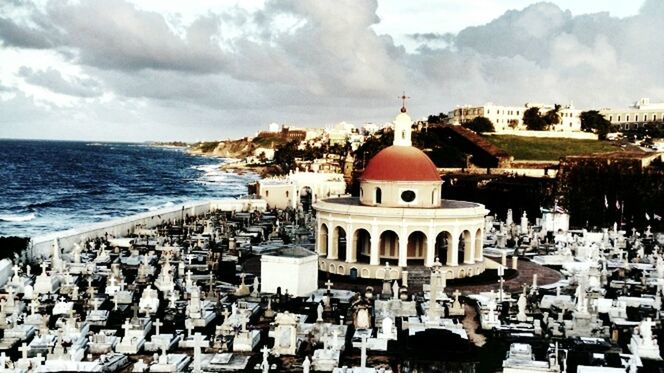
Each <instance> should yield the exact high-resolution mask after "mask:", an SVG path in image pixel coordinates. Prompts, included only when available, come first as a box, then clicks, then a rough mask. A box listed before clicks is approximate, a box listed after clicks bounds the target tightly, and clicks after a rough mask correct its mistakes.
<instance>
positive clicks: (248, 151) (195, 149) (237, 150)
mask: <svg viewBox="0 0 664 373" xmlns="http://www.w3.org/2000/svg"><path fill="white" fill-rule="evenodd" d="M254 149H256V146H255V144H254V143H252V142H251V141H249V140H247V139H240V140H228V141H210V142H199V143H196V144H193V145H191V146H190V147H189V149H188V151H189V152H190V153H192V154H202V155H216V156H219V157H226V158H244V157H248V156H250V155H253V152H254Z"/></svg>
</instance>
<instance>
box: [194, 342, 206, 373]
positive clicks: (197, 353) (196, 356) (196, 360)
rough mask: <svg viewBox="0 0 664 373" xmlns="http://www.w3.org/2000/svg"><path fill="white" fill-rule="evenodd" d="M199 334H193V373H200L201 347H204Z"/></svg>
mask: <svg viewBox="0 0 664 373" xmlns="http://www.w3.org/2000/svg"><path fill="white" fill-rule="evenodd" d="M204 346H205V345H204V344H203V337H202V336H201V333H196V334H194V370H193V372H194V373H198V372H200V371H201V347H204Z"/></svg>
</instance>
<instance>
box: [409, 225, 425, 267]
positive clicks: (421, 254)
mask: <svg viewBox="0 0 664 373" xmlns="http://www.w3.org/2000/svg"><path fill="white" fill-rule="evenodd" d="M426 252H427V236H426V234H424V233H422V232H420V231H416V232H413V233H411V234H410V235H409V236H408V252H407V257H408V261H409V262H411V264H418V265H424V259H425V257H426Z"/></svg>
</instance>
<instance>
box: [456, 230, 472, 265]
mask: <svg viewBox="0 0 664 373" xmlns="http://www.w3.org/2000/svg"><path fill="white" fill-rule="evenodd" d="M472 253H473V248H472V246H471V242H470V232H468V231H463V233H461V235H460V236H459V249H458V252H457V258H458V260H459V262H463V263H470V262H472V261H473V256H472Z"/></svg>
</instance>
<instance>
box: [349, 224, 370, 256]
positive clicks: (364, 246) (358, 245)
mask: <svg viewBox="0 0 664 373" xmlns="http://www.w3.org/2000/svg"><path fill="white" fill-rule="evenodd" d="M353 247H354V248H355V255H356V258H355V259H356V260H357V261H359V262H362V263H369V261H370V258H371V234H370V233H369V231H367V230H366V229H357V230H356V231H355V234H354V235H353Z"/></svg>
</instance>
